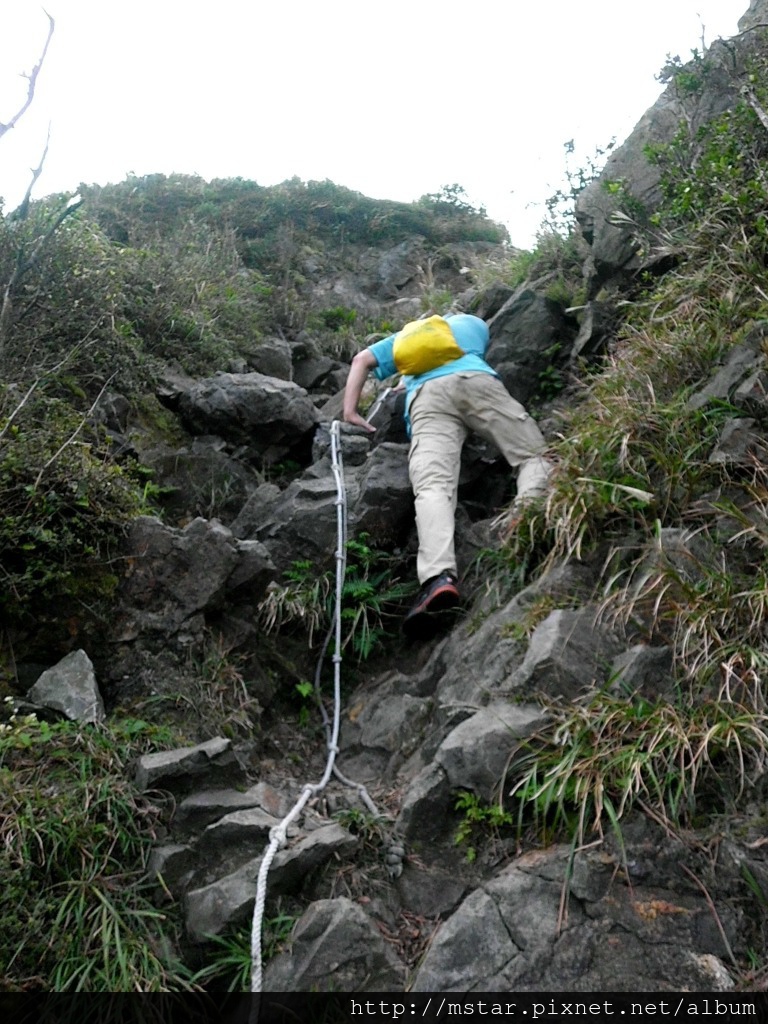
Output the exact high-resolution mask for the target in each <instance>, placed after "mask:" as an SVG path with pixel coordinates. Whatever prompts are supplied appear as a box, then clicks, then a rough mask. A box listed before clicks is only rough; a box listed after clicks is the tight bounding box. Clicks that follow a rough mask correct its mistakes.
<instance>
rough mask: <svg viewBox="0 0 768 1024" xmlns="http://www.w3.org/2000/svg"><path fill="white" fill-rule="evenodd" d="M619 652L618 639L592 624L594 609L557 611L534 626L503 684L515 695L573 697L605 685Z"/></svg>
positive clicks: (594, 621)
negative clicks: (522, 655) (516, 664)
mask: <svg viewBox="0 0 768 1024" xmlns="http://www.w3.org/2000/svg"><path fill="white" fill-rule="evenodd" d="M620 651H621V643H620V641H619V640H618V638H617V637H616V636H614V635H613V634H612V633H611V632H610V630H608V629H606V628H605V627H603V626H600V625H598V624H597V623H596V620H595V610H594V609H590V608H580V609H577V610H575V611H571V610H568V609H558V610H557V611H554V612H552V613H551V614H550V615H548V616H547V618H546V619H545V620H544V621H543V622H542V623H541V625H539V626H537V627H536V629H535V630H534V632H533V634H532V636H531V640H530V644H529V646H528V650H527V652H526V655H525V658H524V660H523V663H522V665H521V666H520V668H518V669H516V670H515V671H514V672H513V673H512V675H511V676H510V677H509V679H508V680H507V684H506V685H507V687H508V689H509V690H510V691H512V692H516V693H526V694H531V693H541V694H547V695H548V696H550V697H566V698H572V697H577V696H579V695H580V694H582V693H584V692H586V691H587V690H589V689H591V688H592V687H599V686H601V685H602V684H603V683H604V682H606V680H607V678H608V674H609V672H610V668H611V664H612V662H613V659H614V658H615V657H616V656H617V655H618V654H619V652H620Z"/></svg>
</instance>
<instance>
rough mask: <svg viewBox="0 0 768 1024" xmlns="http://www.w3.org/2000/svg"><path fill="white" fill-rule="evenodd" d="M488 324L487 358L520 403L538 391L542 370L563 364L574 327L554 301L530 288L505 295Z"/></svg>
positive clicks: (547, 370)
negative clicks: (505, 298)
mask: <svg viewBox="0 0 768 1024" xmlns="http://www.w3.org/2000/svg"><path fill="white" fill-rule="evenodd" d="M488 327H489V330H490V334H491V343H490V346H489V349H488V361H489V362H490V363H491V365H492V366H493V367H494V369H495V370H496V371H497V373H498V374H499V376H500V377H501V379H502V380H503V381H504V384H505V386H506V387H507V390H508V391H509V392H510V394H511V395H512V396H513V397H514V398H516V399H517V400H518V402H522V404H523V405H528V403H529V402H530V401H531V399H532V398H533V397H534V396H535V395H536V394H537V393H538V392H539V391H540V389H541V386H542V374H546V373H550V372H552V371H553V370H556V369H557V368H558V367H562V366H563V365H565V363H566V362H567V360H568V357H569V355H570V350H571V346H572V344H573V341H574V339H575V338H576V334H577V331H578V327H577V325H576V322H575V320H572V319H571V318H570V317H567V316H565V315H564V313H563V311H562V309H561V307H560V306H558V304H557V303H556V302H553V301H552V300H551V299H547V298H545V297H544V296H542V295H538V294H536V292H534V291H532V290H530V289H524V290H522V291H520V292H516V293H515V294H514V295H513V296H512V298H510V299H508V300H507V302H506V303H505V304H504V305H503V306H502V307H501V309H500V310H499V312H498V313H496V314H495V316H493V318H492V319H491V320H490V321H489V324H488Z"/></svg>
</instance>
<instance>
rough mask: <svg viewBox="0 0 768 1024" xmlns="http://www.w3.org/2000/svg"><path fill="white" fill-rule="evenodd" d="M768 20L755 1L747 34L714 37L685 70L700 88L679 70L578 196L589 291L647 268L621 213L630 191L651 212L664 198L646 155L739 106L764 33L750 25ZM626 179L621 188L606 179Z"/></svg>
mask: <svg viewBox="0 0 768 1024" xmlns="http://www.w3.org/2000/svg"><path fill="white" fill-rule="evenodd" d="M761 19H762V22H765V21H766V17H765V6H764V0H754V2H753V3H752V5H751V7H750V9H749V11H748V12H747V14H746V15H745V16H744V18H742V20H741V22H740V23H739V27H740V29H741V35H740V36H738V37H736V39H735V40H732V41H731V42H730V43H728V44H726V43H723V42H722V41H717V42H715V43H714V44H713V45H712V46H711V47H710V49H709V51H708V52H707V53H706V54H705V56H704V64H703V65H701V64H696V63H695V62H691V63H689V64H688V65H687V66H686V68H685V69H684V70H685V71H686V72H687V73H688V74H690V75H691V76H693V81H694V83H695V88H691V89H681V88H679V87H678V85H677V82H676V76H675V74H674V72H673V73H672V74H671V75H670V81H669V84H668V85H667V88H666V89H665V91H664V92H663V93H662V95H661V96H660V97H659V99H658V100H657V101H656V102H655V103H654V104H653V106H651V107H650V108H649V109H648V110H647V111H646V112H645V114H643V116H642V117H641V119H640V120H639V121H638V123H637V125H636V126H635V128H634V129H633V131H632V133H631V134H630V135H629V137H628V138H627V140H626V141H625V142H624V143H623V144H622V145H621V146H619V147H618V148H617V149H615V150H614V151H613V153H612V154H611V155H610V157H609V158H608V160H607V161H606V164H605V167H604V169H603V171H602V173H601V174H600V175H599V177H597V178H596V179H595V180H594V181H592V182H591V183H590V184H589V185H587V187H586V188H585V189H584V190H583V191H582V192H581V194H580V195H579V197H578V200H577V202H576V219H577V221H578V223H579V225H580V227H581V230H582V233H583V235H584V238H585V239H586V241H587V242H588V243H589V245H590V246H591V260H590V263H589V265H588V275H589V286H588V290H589V296H590V297H594V296H595V295H596V294H597V293H598V291H599V290H600V288H601V287H602V286H603V285H604V284H606V283H607V282H609V281H611V280H614V279H616V280H618V281H621V279H622V277H623V276H624V275H626V274H627V273H628V272H629V273H635V272H637V271H638V270H640V269H642V267H643V266H644V263H645V261H646V259H647V256H646V255H645V254H644V253H643V252H642V251H641V249H640V245H639V242H638V239H637V232H636V228H635V227H634V226H633V225H632V223H631V222H629V221H627V219H626V218H622V217H618V218H617V217H616V214H617V212H620V207H621V203H622V202H623V201H624V200H623V199H622V197H621V195H620V192H621V191H623V193H624V194H625V195H628V196H630V197H631V200H632V201H633V202H634V203H637V204H639V205H640V207H641V208H642V209H643V211H644V213H645V214H646V215H649V214H652V213H653V212H655V211H656V210H657V209H658V207H659V203H660V201H661V199H662V190H661V173H660V169H659V167H658V166H657V165H655V164H654V163H652V162H651V161H650V160H649V158H648V155H647V151H648V147H649V146H655V145H659V144H662V145H663V144H668V143H671V142H672V140H673V139H674V137H675V136H676V134H677V132H678V131H679V130H680V128H681V127H682V126H683V125H687V130H688V132H689V135H690V137H691V139H695V137H696V133H697V131H698V130H699V129H700V128H701V127H702V126H703V125H705V124H706V123H707V122H708V121H710V120H711V119H712V118H714V117H716V116H717V115H719V114H721V113H723V112H724V111H725V110H728V109H729V108H730V107H732V106H733V105H734V104H735V103H736V102H737V101H738V100H739V97H740V90H741V87H742V83H743V81H744V76H745V75H746V74H748V73H749V71H748V67H747V63H748V58H749V55H750V53H752V54H754V52H755V50H756V49H757V48H759V47H760V45H761V41H760V39H759V33H757V32H747V30H748V29H751V28H754V27H756V26H757V25H759V24H761ZM609 182H620V183H621V185H622V189H621V190H620V192H617V191H616V190H609V189H607V188H606V184H607V183H609Z"/></svg>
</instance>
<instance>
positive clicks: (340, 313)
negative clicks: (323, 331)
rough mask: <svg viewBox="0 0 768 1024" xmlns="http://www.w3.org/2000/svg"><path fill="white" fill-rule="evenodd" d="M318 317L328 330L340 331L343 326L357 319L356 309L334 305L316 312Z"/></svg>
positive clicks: (348, 325) (349, 325) (350, 324)
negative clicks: (331, 307)
mask: <svg viewBox="0 0 768 1024" xmlns="http://www.w3.org/2000/svg"><path fill="white" fill-rule="evenodd" d="M318 318H319V320H320V322H321V323H322V325H323V326H324V327H327V328H328V330H329V331H340V330H341V329H342V328H343V327H351V326H352V325H353V324H354V322H355V320H357V310H354V309H348V308H347V307H346V306H334V307H333V309H324V310H322V311H321V312H320V313H318Z"/></svg>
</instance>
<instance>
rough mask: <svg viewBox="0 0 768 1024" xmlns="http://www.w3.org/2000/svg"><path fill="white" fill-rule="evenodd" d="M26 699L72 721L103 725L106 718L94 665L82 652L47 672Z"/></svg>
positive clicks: (63, 659) (72, 654) (74, 653)
mask: <svg viewBox="0 0 768 1024" xmlns="http://www.w3.org/2000/svg"><path fill="white" fill-rule="evenodd" d="M27 700H29V701H31V702H32V703H33V704H39V705H42V706H43V707H47V708H52V709H53V710H55V711H60V712H61V713H62V714H64V715H65V716H66V717H67V718H69V719H71V720H72V721H74V722H103V721H104V717H105V711H104V701H103V700H102V697H101V693H100V692H99V688H98V685H97V683H96V673H95V671H94V668H93V663H92V662H91V659H90V658H89V657H88V655H87V654H86V653H85V651H83V650H79V651H73V652H72V653H71V654H68V655H67V656H66V657H65V658H62V659H61V661H60V662H58V663H57V664H56V665H54V666H53V667H52V668H49V669H46V671H45V672H43V673H42V675H41V676H40V677H39V679H38V680H37V682H36V683H35V684H34V686H32V687H31V689H30V690H29V692H28V693H27Z"/></svg>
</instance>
